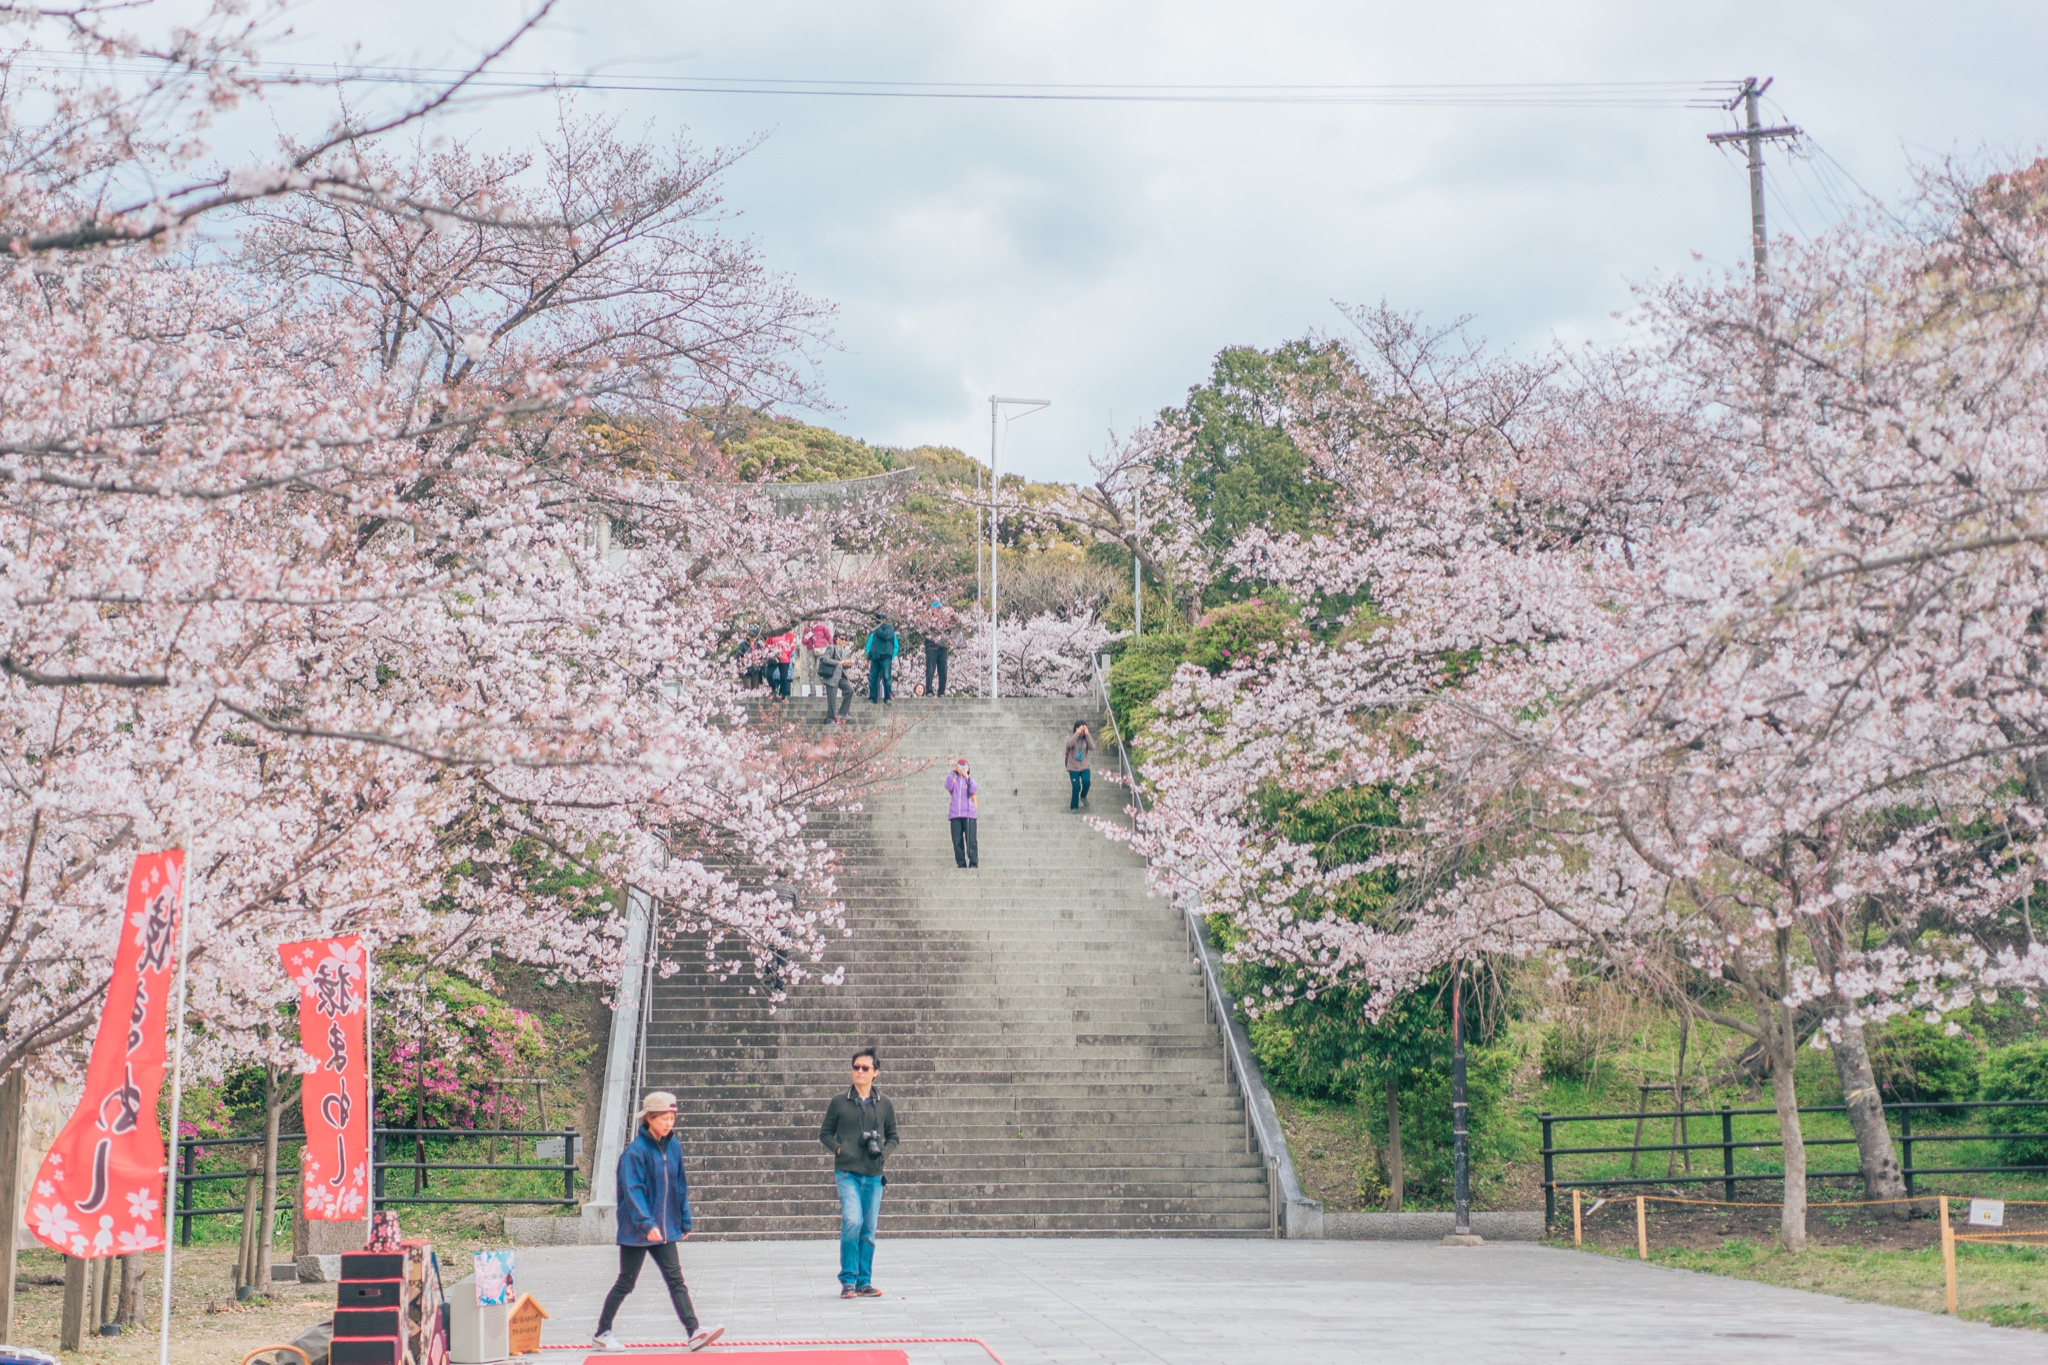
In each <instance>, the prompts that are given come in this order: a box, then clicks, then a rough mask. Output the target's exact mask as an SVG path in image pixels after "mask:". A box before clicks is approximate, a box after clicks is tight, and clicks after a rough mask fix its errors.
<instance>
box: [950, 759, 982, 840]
mask: <svg viewBox="0 0 2048 1365" xmlns="http://www.w3.org/2000/svg"><path fill="white" fill-rule="evenodd" d="M946 795H947V796H949V797H951V798H952V803H951V805H949V806H948V807H947V812H946V813H947V815H948V816H949V817H951V819H952V821H953V862H954V864H955V865H956V866H958V867H980V866H981V845H980V843H979V842H978V841H977V840H976V839H975V837H974V825H975V822H976V821H977V820H978V819H979V818H980V816H981V807H980V803H979V802H978V801H976V800H975V798H976V797H978V796H980V795H981V788H980V787H979V786H978V785H976V783H975V781H974V775H973V774H972V773H970V772H968V771H967V760H966V759H964V758H956V759H954V760H953V771H952V772H949V773H947V774H946Z"/></svg>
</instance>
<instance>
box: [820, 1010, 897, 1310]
mask: <svg viewBox="0 0 2048 1365" xmlns="http://www.w3.org/2000/svg"><path fill="white" fill-rule="evenodd" d="M881 1069H882V1064H881V1061H880V1060H879V1059H878V1058H877V1057H876V1055H875V1050H874V1049H873V1048H871V1047H864V1048H862V1049H861V1050H860V1051H858V1052H856V1053H854V1054H853V1088H852V1089H850V1090H848V1091H847V1092H846V1093H845V1094H844V1095H836V1096H834V1097H833V1100H832V1103H831V1104H829V1105H827V1106H826V1107H825V1122H824V1124H823V1126H821V1127H820V1128H819V1129H818V1141H820V1142H822V1143H824V1144H825V1150H826V1151H828V1152H830V1153H832V1172H833V1179H834V1180H835V1181H837V1182H838V1185H839V1297H840V1298H842V1299H879V1298H880V1297H882V1291H881V1290H879V1289H877V1288H875V1286H874V1282H873V1277H874V1269H875V1225H876V1223H878V1222H879V1221H880V1220H881V1216H882V1187H883V1186H885V1185H887V1184H888V1183H889V1182H888V1179H887V1177H885V1176H884V1175H883V1174H882V1163H883V1162H884V1161H886V1160H888V1157H889V1153H891V1152H893V1151H895V1150H896V1106H894V1105H892V1104H890V1103H889V1097H888V1096H887V1095H884V1094H883V1093H882V1092H881V1091H879V1090H877V1089H875V1077H876V1076H877V1075H878V1074H879V1073H880V1072H881Z"/></svg>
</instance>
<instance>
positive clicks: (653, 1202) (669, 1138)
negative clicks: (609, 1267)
mask: <svg viewBox="0 0 2048 1365" xmlns="http://www.w3.org/2000/svg"><path fill="white" fill-rule="evenodd" d="M634 1127H635V1129H636V1130H637V1131H635V1133H634V1134H633V1140H632V1141H631V1142H629V1143H627V1144H626V1150H625V1151H623V1152H621V1153H619V1204H618V1214H617V1217H618V1243H619V1277H618V1279H617V1280H615V1281H613V1282H612V1287H611V1292H610V1293H608V1294H606V1295H605V1296H604V1311H603V1312H602V1313H601V1314H599V1316H598V1319H597V1332H596V1335H595V1336H594V1337H593V1340H594V1341H595V1343H596V1344H597V1346H598V1347H599V1348H600V1349H602V1350H606V1351H618V1350H623V1349H625V1346H624V1343H623V1342H621V1341H620V1340H619V1338H618V1334H617V1333H615V1332H613V1331H612V1323H613V1322H614V1321H616V1320H617V1318H618V1316H619V1308H620V1306H621V1305H623V1304H624V1303H625V1302H626V1296H627V1295H628V1294H630V1293H632V1292H633V1286H634V1285H635V1284H636V1283H638V1282H639V1279H640V1267H641V1265H642V1264H643V1263H644V1262H645V1261H646V1260H647V1258H648V1257H649V1256H652V1257H653V1258H654V1263H655V1264H656V1265H657V1266H660V1267H661V1278H662V1279H663V1280H664V1281H666V1282H667V1284H668V1297H669V1301H670V1302H671V1303H673V1304H674V1305H675V1308H676V1316H677V1317H679V1318H681V1319H682V1320H683V1330H684V1331H685V1332H687V1333H688V1334H689V1338H690V1341H689V1346H690V1349H691V1350H693V1351H701V1350H703V1349H704V1348H705V1347H706V1346H709V1345H710V1344H711V1343H712V1342H714V1341H716V1340H718V1339H719V1337H721V1336H723V1335H725V1329H724V1328H723V1327H705V1326H702V1325H701V1324H700V1323H699V1322H698V1321H697V1310H696V1309H695V1308H693V1307H691V1306H690V1287H689V1286H688V1285H686V1284H684V1283H683V1264H682V1259H681V1257H680V1256H679V1255H678V1254H677V1252H676V1243H678V1242H680V1241H682V1240H683V1239H684V1238H686V1237H688V1236H689V1235H690V1224H691V1218H690V1181H689V1176H688V1175H687V1174H686V1173H685V1172H684V1170H683V1146H682V1143H681V1142H679V1141H678V1140H677V1139H676V1135H675V1127H676V1097H675V1096H674V1095H672V1094H670V1093H669V1092H668V1091H666V1090H654V1091H650V1092H648V1095H647V1098H645V1099H643V1100H642V1101H640V1119H639V1122H638V1123H636V1124H635V1125H634Z"/></svg>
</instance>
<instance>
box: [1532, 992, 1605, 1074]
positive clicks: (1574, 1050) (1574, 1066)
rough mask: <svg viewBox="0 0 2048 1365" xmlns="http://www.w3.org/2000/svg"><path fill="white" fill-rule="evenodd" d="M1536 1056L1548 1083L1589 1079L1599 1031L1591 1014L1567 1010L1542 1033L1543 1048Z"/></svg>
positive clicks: (1596, 1059)
mask: <svg viewBox="0 0 2048 1365" xmlns="http://www.w3.org/2000/svg"><path fill="white" fill-rule="evenodd" d="M1537 1055H1538V1057H1539V1059H1540V1060H1541V1062H1542V1064H1543V1074H1544V1076H1546V1077H1547V1078H1549V1079H1550V1080H1553V1081H1590V1080H1592V1079H1593V1070H1594V1068H1595V1066H1597V1065H1598V1063H1599V1061H1600V1030H1599V1029H1598V1028H1596V1027H1595V1026H1594V1022H1593V1019H1592V1014H1591V1011H1589V1010H1583V1009H1574V1010H1569V1011H1567V1012H1566V1014H1565V1017H1564V1018H1562V1019H1560V1020H1559V1021H1558V1022H1556V1023H1555V1024H1552V1025H1551V1026H1550V1027H1549V1028H1547V1029H1545V1030H1543V1045H1542V1048H1541V1050H1540V1051H1539V1052H1538V1054H1537Z"/></svg>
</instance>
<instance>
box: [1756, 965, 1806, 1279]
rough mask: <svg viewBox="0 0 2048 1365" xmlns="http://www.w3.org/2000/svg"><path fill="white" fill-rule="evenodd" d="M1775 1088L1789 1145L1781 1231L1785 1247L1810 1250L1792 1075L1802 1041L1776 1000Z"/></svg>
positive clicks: (1796, 1092) (1802, 1145)
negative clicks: (1799, 1040) (1807, 1245)
mask: <svg viewBox="0 0 2048 1365" xmlns="http://www.w3.org/2000/svg"><path fill="white" fill-rule="evenodd" d="M1769 1009H1770V1012H1769V1014H1768V1015H1767V1016H1766V1017H1767V1018H1768V1019H1769V1020H1770V1023H1769V1029H1770V1032H1771V1091H1772V1093H1773V1095H1774V1096H1775V1098H1776V1099H1777V1102H1778V1134H1779V1138H1780V1140H1781V1141H1782V1142H1783V1144H1784V1149H1785V1204H1784V1208H1783V1209H1782V1210H1781V1211H1780V1213H1779V1217H1778V1233H1779V1236H1780V1237H1782V1238H1783V1239H1784V1242H1785V1249H1786V1250H1787V1251H1791V1252H1804V1251H1805V1250H1806V1138H1805V1135H1804V1134H1803V1133H1802V1132H1801V1131H1800V1128H1799V1090H1798V1087H1797V1085H1795V1084H1794V1082H1793V1079H1792V1064H1793V1063H1794V1062H1795V1061H1796V1060H1797V1059H1798V1053H1799V1044H1798V1042H1797V1037H1796V1024H1795V1023H1794V1021H1793V1018H1792V1011H1791V1010H1789V1009H1787V1008H1786V1007H1785V1006H1784V1005H1782V1004H1779V1003H1777V1002H1775V1001H1774V1002H1772V1004H1771V1005H1770V1007H1769Z"/></svg>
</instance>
